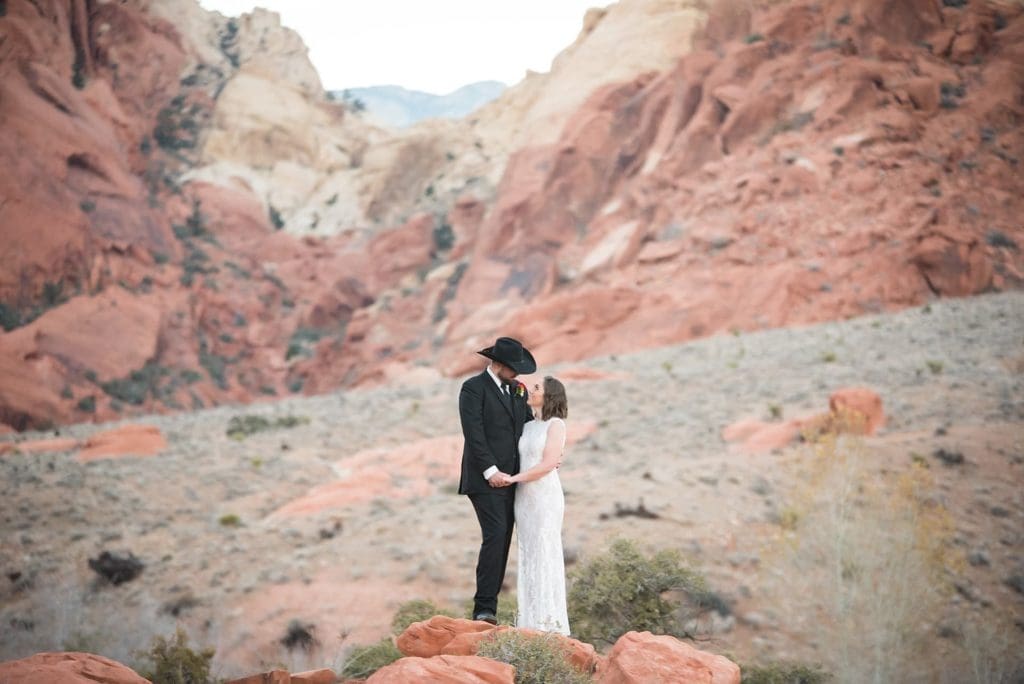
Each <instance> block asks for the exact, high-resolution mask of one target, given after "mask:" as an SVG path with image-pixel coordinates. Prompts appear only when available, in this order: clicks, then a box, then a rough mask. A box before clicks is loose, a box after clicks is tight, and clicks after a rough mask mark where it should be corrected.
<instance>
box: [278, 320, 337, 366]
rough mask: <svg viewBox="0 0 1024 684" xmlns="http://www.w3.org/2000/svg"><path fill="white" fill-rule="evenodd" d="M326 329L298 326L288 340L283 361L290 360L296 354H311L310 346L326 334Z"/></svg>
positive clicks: (305, 355) (306, 355)
mask: <svg viewBox="0 0 1024 684" xmlns="http://www.w3.org/2000/svg"><path fill="white" fill-rule="evenodd" d="M326 334H327V333H326V331H324V330H321V329H320V328H306V327H302V326H300V327H298V328H296V329H295V332H293V333H292V336H291V339H289V340H288V351H286V352H285V355H284V359H285V361H290V360H291V359H292V358H294V357H296V356H304V357H308V356H311V355H312V347H313V346H315V345H316V343H317V342H319V341H320V339H321V338H322V337H323V336H324V335H326Z"/></svg>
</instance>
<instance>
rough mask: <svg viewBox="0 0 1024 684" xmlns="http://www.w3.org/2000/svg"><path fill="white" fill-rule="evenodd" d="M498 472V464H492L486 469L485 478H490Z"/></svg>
mask: <svg viewBox="0 0 1024 684" xmlns="http://www.w3.org/2000/svg"><path fill="white" fill-rule="evenodd" d="M497 472H498V466H491V467H490V468H488V469H487V470H485V471H484V479H485V480H490V479H491V478H492V477H494V475H495V473H497Z"/></svg>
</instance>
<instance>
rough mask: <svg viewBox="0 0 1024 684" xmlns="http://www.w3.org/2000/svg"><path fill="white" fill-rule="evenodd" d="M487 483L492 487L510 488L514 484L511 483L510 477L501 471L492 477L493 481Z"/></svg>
mask: <svg viewBox="0 0 1024 684" xmlns="http://www.w3.org/2000/svg"><path fill="white" fill-rule="evenodd" d="M487 482H488V484H490V485H491V486H492V487H508V486H509V485H510V484H512V483H511V482H509V475H508V474H506V473H503V472H501V471H500V470H499V471H498V472H496V473H494V475H492V476H491V479H490V480H488V481H487Z"/></svg>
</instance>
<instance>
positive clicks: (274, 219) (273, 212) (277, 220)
mask: <svg viewBox="0 0 1024 684" xmlns="http://www.w3.org/2000/svg"><path fill="white" fill-rule="evenodd" d="M269 214H270V225H272V226H274V230H281V229H282V228H284V217H283V216H281V212H280V211H278V210H277V207H275V206H274V205H273V204H271V205H270V211H269Z"/></svg>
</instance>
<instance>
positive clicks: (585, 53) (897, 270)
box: [0, 0, 1024, 429]
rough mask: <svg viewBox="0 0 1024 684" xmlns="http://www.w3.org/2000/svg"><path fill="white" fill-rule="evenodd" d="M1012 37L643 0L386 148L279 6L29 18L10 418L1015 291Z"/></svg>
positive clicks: (931, 9) (565, 353)
mask: <svg viewBox="0 0 1024 684" xmlns="http://www.w3.org/2000/svg"><path fill="white" fill-rule="evenodd" d="M702 22H704V23H702ZM1022 34H1024V17H1022V11H1021V7H1020V5H1019V4H1018V3H1002V2H997V1H992V2H979V3H974V4H970V5H964V6H955V7H954V6H949V7H946V6H942V7H939V6H937V5H936V4H935V3H933V2H931V1H930V0H913V1H911V0H908V1H907V2H902V3H898V4H891V3H879V2H874V1H871V0H856V1H855V0H849V1H845V2H842V3H833V4H830V5H828V7H822V6H820V5H819V4H815V3H811V2H793V3H782V4H779V3H768V4H767V5H766V6H764V7H760V6H753V5H737V4H735V3H726V2H721V3H717V4H715V5H714V6H713V7H712V11H711V12H710V14H709V15H706V14H705V13H704V12H703V11H702V10H700V9H698V6H697V5H695V4H693V3H690V2H665V1H662V0H658V1H655V0H630V1H628V2H627V1H623V2H620V3H618V4H616V5H614V6H612V7H611V8H609V9H607V10H595V11H592V12H591V13H589V14H588V15H587V17H586V20H585V21H584V26H583V29H582V31H581V33H580V36H579V38H578V39H577V41H576V42H575V43H574V44H573V45H572V46H570V47H569V48H567V49H566V50H565V51H564V52H563V53H562V55H560V56H559V57H558V59H556V60H555V63H554V65H553V68H552V71H551V72H550V73H549V74H532V75H529V76H528V77H527V78H526V79H525V80H524V81H523V82H522V83H520V84H518V85H517V86H516V87H514V88H511V89H509V91H508V92H507V93H505V94H504V95H503V96H502V97H501V98H499V100H498V101H496V102H494V103H492V104H491V105H488V107H485V108H483V109H482V110H480V111H479V112H478V113H477V115H474V116H473V117H472V118H470V119H469V120H464V121H431V122H425V123H424V124H421V125H419V126H415V127H412V128H410V129H407V130H404V131H401V132H399V133H388V132H385V131H382V130H380V129H377V128H375V127H373V126H370V125H368V124H367V123H365V122H363V121H361V120H360V119H359V118H358V117H356V116H354V115H353V114H352V113H351V112H349V111H347V110H346V109H345V107H344V106H343V105H342V104H341V103H336V102H332V101H330V100H329V99H327V98H326V96H325V95H324V93H323V92H322V90H321V86H320V83H319V79H318V78H317V75H316V73H315V71H314V70H313V69H312V67H311V66H310V65H309V61H308V58H307V57H306V52H305V47H304V46H303V45H302V43H301V40H300V39H299V37H298V36H297V35H295V34H294V33H293V32H290V31H289V30H287V29H285V28H283V27H281V26H280V21H279V19H278V18H277V16H276V15H274V14H272V13H268V12H255V13H253V14H251V15H246V16H243V17H241V18H237V19H228V18H225V17H222V16H220V15H216V14H211V13H208V12H205V11H203V10H202V9H201V8H199V7H198V5H197V4H195V3H194V2H192V0H175V1H174V2H145V1H143V0H138V1H137V2H131V3H106V4H93V3H86V2H72V3H61V2H57V1H56V0H52V1H51V2H42V1H41V2H37V3H28V4H26V3H14V4H10V5H8V7H7V13H6V15H5V16H3V17H0V37H2V39H3V46H4V47H3V50H4V52H3V54H2V61H0V76H2V78H0V120H2V122H3V123H4V130H5V131H6V133H5V135H4V136H3V137H2V138H0V156H2V157H3V158H4V159H5V160H6V161H7V162H8V164H9V166H10V168H11V169H12V171H13V172H12V173H9V174H5V175H4V176H3V177H2V178H0V197H2V201H0V216H2V218H3V222H2V225H3V231H4V234H3V237H4V238H5V241H6V242H7V243H9V244H11V245H14V246H15V248H14V249H8V250H4V251H3V252H2V254H0V318H2V319H3V326H4V329H5V330H6V331H7V332H5V333H4V334H2V335H0V370H2V371H3V375H4V381H3V383H2V384H0V421H2V422H4V423H6V424H8V425H11V426H14V427H17V428H19V429H20V428H24V427H28V426H39V425H46V424H50V423H63V422H72V421H79V420H88V419H94V418H109V417H113V416H116V415H119V414H121V413H123V412H134V411H141V410H164V409H172V410H173V409H187V408H194V407H200V406H206V405H209V404H211V403H219V402H222V401H251V400H253V399H256V398H258V397H273V396H281V395H284V394H287V393H294V392H307V393H310V392H320V391H327V390H330V389H333V388H336V387H339V386H346V385H352V384H359V383H366V382H392V381H396V380H397V379H401V380H402V381H408V380H409V379H411V378H417V377H429V376H431V375H432V374H434V373H436V372H438V371H440V372H443V373H446V374H459V373H462V372H465V371H467V370H469V369H470V367H471V366H472V365H473V364H474V363H475V359H476V356H475V355H474V354H473V353H472V352H473V350H474V349H477V348H479V347H481V346H484V345H485V344H486V343H488V342H489V341H490V339H491V338H493V336H495V335H496V334H499V333H511V334H516V335H519V336H521V337H522V338H523V339H524V340H525V341H526V342H527V343H528V344H529V345H531V346H532V347H533V348H534V349H535V351H537V353H538V354H539V355H540V357H541V358H542V359H544V360H545V362H554V361H560V360H568V359H577V358H583V357H586V356H588V355H590V354H594V353H597V352H598V351H627V350H632V349H637V348H644V347H648V346H654V345H661V344H667V343H671V342H678V341H683V340H687V339H691V338H694V337H700V336H705V335H711V334H714V333H716V332H721V331H728V330H738V329H756V328H763V327H772V326H784V325H793V324H800V323H807V322H813V321H820V320H829V319H833V318H845V317H849V316H855V315H858V314H862V313H865V312H871V311H878V310H885V309H890V308H896V307H902V306H907V305H911V304H915V303H921V302H924V301H926V300H928V299H930V298H932V297H935V296H963V295H971V294H976V293H980V292H986V291H992V290H1002V289H1007V288H1017V287H1019V286H1020V284H1021V281H1022V269H1024V263H1022V255H1021V251H1020V248H1019V245H1020V244H1021V241H1022V240H1024V235H1022V229H1021V226H1020V223H1019V219H1018V217H1019V216H1020V215H1022V214H1024V207H1022V205H1021V196H1022V195H1021V192H1020V190H1021V185H1020V182H1019V180H1018V178H1019V173H1018V167H1019V164H1020V158H1021V155H1022V153H1024V140H1022V134H1021V127H1020V123H1021V117H1022V105H1021V101H1022V86H1021V83H1022V82H1024V78H1022V73H1021V66H1020V65H1021V64H1022V63H1024V35H1022ZM638 36H642V37H643V38H642V39H641V38H639V37H638ZM695 41H697V48H698V49H695V50H694V49H692V48H693V46H694V42H695ZM613 46H614V47H615V49H614V50H613V49H612V47H613ZM112 340H113V341H116V344H111V341H112Z"/></svg>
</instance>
